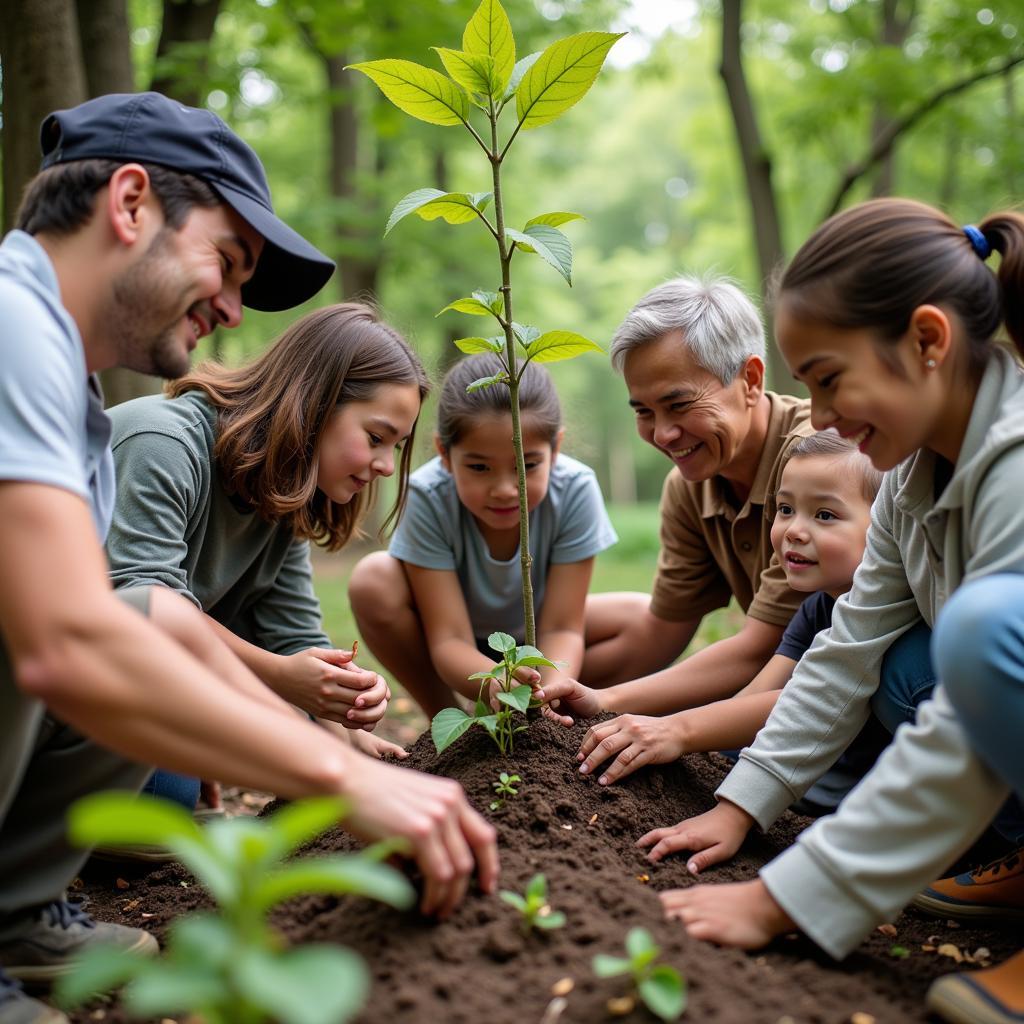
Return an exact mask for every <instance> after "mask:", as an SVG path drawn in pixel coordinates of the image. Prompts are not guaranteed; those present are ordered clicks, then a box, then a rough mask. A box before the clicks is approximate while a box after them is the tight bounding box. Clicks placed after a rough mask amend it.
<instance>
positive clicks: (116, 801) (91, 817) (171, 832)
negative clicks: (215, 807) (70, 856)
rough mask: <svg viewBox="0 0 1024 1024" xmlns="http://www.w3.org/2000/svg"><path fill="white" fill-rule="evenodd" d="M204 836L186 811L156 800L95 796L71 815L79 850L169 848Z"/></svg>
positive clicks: (110, 794) (117, 794)
mask: <svg viewBox="0 0 1024 1024" xmlns="http://www.w3.org/2000/svg"><path fill="white" fill-rule="evenodd" d="M200 835H201V833H200V830H199V826H198V825H197V824H196V823H195V821H194V820H193V818H192V815H190V814H189V813H188V812H187V811H186V810H185V809H184V808H183V807H181V806H179V805H178V804H174V803H171V802H170V801H169V800H160V799H158V798H157V797H153V796H144V795H135V794H128V793H125V792H105V793H93V794H91V795H90V796H85V797H82V799H81V800H78V801H76V802H75V803H74V804H73V805H72V807H71V809H70V810H69V811H68V837H69V838H70V840H71V842H72V843H74V844H75V845H76V846H97V845H101V844H102V845H117V844H120V843H142V844H144V845H149V846H166V845H168V844H169V843H170V842H171V840H173V839H176V838H178V837H184V838H187V839H190V840H196V839H199V838H200Z"/></svg>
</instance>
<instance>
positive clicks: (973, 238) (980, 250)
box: [963, 224, 992, 260]
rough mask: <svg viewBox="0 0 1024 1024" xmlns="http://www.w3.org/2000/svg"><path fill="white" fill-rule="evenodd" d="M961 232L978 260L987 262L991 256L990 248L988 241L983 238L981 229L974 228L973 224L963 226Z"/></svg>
mask: <svg viewBox="0 0 1024 1024" xmlns="http://www.w3.org/2000/svg"><path fill="white" fill-rule="evenodd" d="M963 232H964V234H965V235H966V236H967V240H968V241H969V242H970V243H971V248H972V249H973V250H974V251H975V252H976V253H977V254H978V257H979V258H980V259H982V260H987V259H988V258H989V256H991V255H992V246H991V245H989V244H988V239H987V238H985V236H984V234H983V233H982V231H981V228H978V227H975V226H974V225H973V224H965V225H964V228H963Z"/></svg>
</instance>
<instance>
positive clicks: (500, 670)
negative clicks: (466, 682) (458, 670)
mask: <svg viewBox="0 0 1024 1024" xmlns="http://www.w3.org/2000/svg"><path fill="white" fill-rule="evenodd" d="M504 675H505V669H504V662H500V663H499V664H497V665H495V666H494V668H492V669H491V670H490V671H489V672H474V673H473V674H472V675H471V676H467V677H466V678H467V679H502V678H504Z"/></svg>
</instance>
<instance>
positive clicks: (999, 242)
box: [979, 212, 1024, 356]
mask: <svg viewBox="0 0 1024 1024" xmlns="http://www.w3.org/2000/svg"><path fill="white" fill-rule="evenodd" d="M979 230H980V231H981V233H982V235H983V236H984V239H985V241H986V242H987V243H988V244H989V245H990V246H991V247H992V249H993V250H994V251H995V252H997V253H999V256H1000V262H999V275H998V276H999V290H1000V292H1001V293H1002V305H1003V310H1002V313H1003V323H1004V324H1005V325H1006V333H1007V334H1009V336H1010V339H1011V340H1012V341H1013V344H1014V345H1015V346H1016V348H1017V351H1018V352H1019V353H1020V354H1021V355H1022V356H1024V216H1021V214H1019V213H1009V212H1008V213H997V214H994V215H993V216H991V217H987V218H986V219H985V220H984V221H982V223H981V224H980V225H979Z"/></svg>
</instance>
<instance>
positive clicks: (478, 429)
mask: <svg viewBox="0 0 1024 1024" xmlns="http://www.w3.org/2000/svg"><path fill="white" fill-rule="evenodd" d="M500 369H501V366H500V363H499V361H498V359H497V357H495V356H490V355H480V356H470V357H468V358H466V359H463V360H461V361H460V362H459V363H457V364H456V365H455V366H454V367H453V369H452V370H451V371H450V372H449V373H448V375H447V376H446V377H445V380H444V383H443V385H442V388H441V395H440V399H439V402H438V425H437V434H436V437H435V443H436V446H437V451H438V455H437V456H436V458H434V459H432V460H431V461H430V462H428V463H427V464H426V465H424V466H422V467H421V468H420V469H418V470H417V471H416V472H415V473H413V474H412V476H411V478H410V480H409V495H408V502H407V505H406V511H405V515H404V516H403V518H402V520H401V522H400V523H399V525H398V528H397V530H396V531H395V534H394V536H393V537H392V540H391V545H390V548H389V550H388V551H387V552H376V553H374V554H371V555H368V556H367V557H366V558H364V559H363V560H362V561H361V562H360V563H359V564H358V565H357V566H356V568H355V570H354V572H353V574H352V577H351V579H350V582H349V600H350V602H351V606H352V610H353V612H354V614H355V617H356V621H357V623H358V625H359V629H360V633H361V634H362V637H363V639H364V640H365V642H366V643H367V644H368V645H369V647H370V649H371V650H372V651H373V653H374V655H375V656H376V657H377V659H378V660H379V661H380V662H381V664H383V665H384V666H385V667H386V668H387V669H388V670H389V671H390V672H391V673H392V674H393V675H394V677H395V679H396V680H397V681H398V682H400V683H401V684H402V685H403V686H404V687H405V688H406V689H407V690H408V691H409V693H410V694H411V695H412V696H413V697H414V698H415V699H416V701H417V702H418V703H419V704H420V706H421V707H422V708H423V710H424V711H425V712H426V713H427V714H428V715H430V716H433V715H435V714H436V713H437V712H439V711H441V710H442V709H443V708H446V707H451V706H452V705H454V704H456V703H457V696H458V695H461V696H462V697H465V698H467V699H470V700H472V699H475V698H476V697H477V694H478V691H479V686H478V684H477V683H475V682H470V681H469V679H468V677H469V676H470V675H472V674H473V673H475V672H480V671H486V670H488V669H490V668H491V667H493V665H494V657H493V652H491V651H490V650H489V649H488V647H487V636H488V634H490V633H492V632H495V631H502V632H505V633H510V634H512V635H513V636H515V637H516V639H517V640H519V642H520V643H522V642H523V639H524V636H523V634H524V628H525V627H524V613H523V604H522V590H521V570H520V558H519V494H518V486H517V478H516V465H515V452H514V449H513V447H512V414H511V409H510V404H509V392H508V388H506V387H504V386H494V387H490V388H485V389H482V390H480V391H474V392H467V391H466V388H467V386H468V385H469V384H470V383H471V382H472V381H474V380H477V379H478V378H480V377H486V376H490V375H492V374H494V373H497V372H498V371H499V370H500ZM519 400H520V408H521V412H522V424H523V447H524V451H525V459H526V480H527V496H528V506H529V514H530V554H531V555H532V557H533V569H532V582H533V590H534V600H535V606H536V609H537V646H538V647H539V648H540V649H541V650H542V651H543V652H544V654H545V655H546V656H547V657H548V658H550V659H551V660H553V661H558V662H562V663H564V668H563V669H562V670H561V671H562V672H564V673H566V674H567V675H570V676H573V675H575V674H577V673H578V672H579V671H580V666H581V664H582V661H583V652H584V636H583V620H584V605H585V602H586V596H587V588H588V587H589V585H590V577H591V573H592V570H593V564H594V556H595V555H597V553H598V552H600V551H602V550H604V549H605V548H607V547H610V546H611V545H612V544H614V543H615V541H616V539H617V538H616V536H615V532H614V530H613V529H612V526H611V523H610V522H609V520H608V516H607V513H606V511H605V508H604V502H603V501H602V498H601V491H600V488H599V487H598V484H597V480H596V478H595V476H594V473H593V471H592V470H591V469H590V468H589V467H587V466H585V465H584V464H583V463H581V462H578V461H577V460H575V459H573V458H570V457H569V456H568V455H563V454H561V453H560V447H561V442H562V435H563V430H562V417H561V407H560V404H559V401H558V394H557V392H556V391H555V387H554V384H553V383H552V381H551V378H550V376H549V375H548V373H547V371H546V370H544V368H543V367H541V366H537V365H535V364H533V363H530V364H528V365H527V367H526V369H525V372H524V373H523V377H522V380H521V383H520V392H519ZM520 672H521V674H522V676H523V681H524V682H531V683H535V682H537V681H538V680H539V678H540V676H539V675H538V673H537V672H536V671H534V670H533V669H522V670H520ZM545 672H546V674H545V677H544V678H545V679H550V678H552V677H553V676H556V675H557V672H556V671H555V670H553V669H547V670H545Z"/></svg>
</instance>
